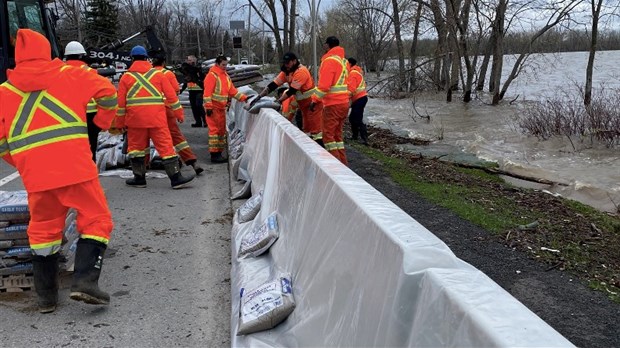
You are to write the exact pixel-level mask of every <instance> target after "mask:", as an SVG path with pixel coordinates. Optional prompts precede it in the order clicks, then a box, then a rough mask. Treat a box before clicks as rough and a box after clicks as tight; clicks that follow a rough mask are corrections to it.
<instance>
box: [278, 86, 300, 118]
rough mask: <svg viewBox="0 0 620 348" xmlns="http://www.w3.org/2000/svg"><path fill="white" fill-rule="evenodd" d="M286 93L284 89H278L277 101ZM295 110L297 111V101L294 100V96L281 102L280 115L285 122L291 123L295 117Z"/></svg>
mask: <svg viewBox="0 0 620 348" xmlns="http://www.w3.org/2000/svg"><path fill="white" fill-rule="evenodd" d="M286 91H287V88H286V87H280V88H278V90H277V96H278V99H279V98H280V97H282V95H283V94H284V93H286ZM297 110H298V104H297V100H295V96H294V95H292V96H290V97H288V98H286V99H284V101H283V102H282V107H281V108H280V113H281V114H282V116H284V117H285V118H286V119H287V120H289V121H291V122H293V118H294V117H295V114H296V113H297Z"/></svg>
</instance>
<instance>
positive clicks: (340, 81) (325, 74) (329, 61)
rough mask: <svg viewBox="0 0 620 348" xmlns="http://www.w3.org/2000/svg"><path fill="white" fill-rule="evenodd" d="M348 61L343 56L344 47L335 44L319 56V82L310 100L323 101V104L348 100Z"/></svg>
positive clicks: (333, 103)
mask: <svg viewBox="0 0 620 348" xmlns="http://www.w3.org/2000/svg"><path fill="white" fill-rule="evenodd" d="M348 65H349V62H348V61H347V60H346V59H345V58H344V48H342V47H340V46H336V47H334V48H332V49H330V50H329V51H327V53H325V54H324V55H323V57H321V67H320V68H319V83H318V84H317V86H316V88H315V93H314V95H313V96H312V101H314V102H315V103H318V102H321V101H322V102H323V105H324V106H331V105H338V104H345V103H348V102H349V90H348V86H347V82H348V80H349V71H348V70H349V69H348Z"/></svg>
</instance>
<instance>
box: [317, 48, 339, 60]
mask: <svg viewBox="0 0 620 348" xmlns="http://www.w3.org/2000/svg"><path fill="white" fill-rule="evenodd" d="M334 55H336V56H338V57H340V58H344V48H343V47H341V46H336V47H333V48H330V49H329V51H327V53H325V54H324V55H323V57H321V61H323V60H324V59H325V58H327V57H330V56H334Z"/></svg>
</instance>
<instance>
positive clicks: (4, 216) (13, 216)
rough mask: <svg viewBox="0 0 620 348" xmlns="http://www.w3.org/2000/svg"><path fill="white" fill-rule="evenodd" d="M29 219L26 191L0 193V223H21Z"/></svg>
mask: <svg viewBox="0 0 620 348" xmlns="http://www.w3.org/2000/svg"><path fill="white" fill-rule="evenodd" d="M29 219H30V210H29V209H28V194H27V193H26V190H18V191H0V221H11V222H23V221H28V220H29Z"/></svg>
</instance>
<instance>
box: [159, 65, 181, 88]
mask: <svg viewBox="0 0 620 348" xmlns="http://www.w3.org/2000/svg"><path fill="white" fill-rule="evenodd" d="M153 68H154V69H155V70H159V71H161V72H162V73H164V76H166V78H167V79H168V82H170V86H172V88H173V89H174V91H175V92H176V93H177V94H179V93H180V92H181V86H180V85H179V80H177V76H176V75H175V74H174V73H173V72H172V71H170V70H168V69H166V68H164V67H163V66H156V67H153Z"/></svg>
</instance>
